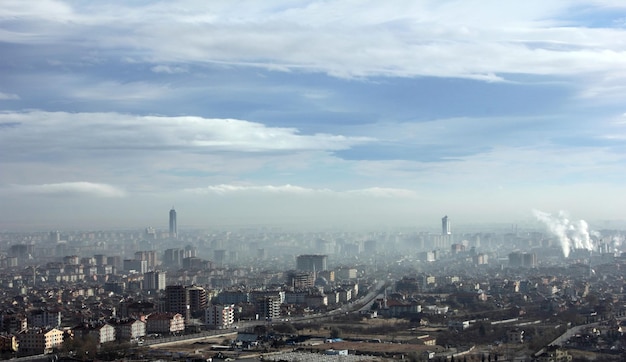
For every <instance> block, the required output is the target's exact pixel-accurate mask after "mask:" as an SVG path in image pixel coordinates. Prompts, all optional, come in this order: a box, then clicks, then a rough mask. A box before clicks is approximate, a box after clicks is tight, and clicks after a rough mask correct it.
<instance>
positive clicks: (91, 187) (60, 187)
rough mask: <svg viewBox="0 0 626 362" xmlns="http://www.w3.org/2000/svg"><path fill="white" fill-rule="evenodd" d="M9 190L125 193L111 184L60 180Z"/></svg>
mask: <svg viewBox="0 0 626 362" xmlns="http://www.w3.org/2000/svg"><path fill="white" fill-rule="evenodd" d="M8 191H10V192H17V193H18V194H27V195H47V196H84V195H88V196H95V197H105V198H110V197H123V196H125V195H126V193H125V192H124V191H123V190H121V189H119V188H117V187H115V186H111V185H107V184H101V183H93V182H61V183H52V184H42V185H13V186H11V187H9V188H8Z"/></svg>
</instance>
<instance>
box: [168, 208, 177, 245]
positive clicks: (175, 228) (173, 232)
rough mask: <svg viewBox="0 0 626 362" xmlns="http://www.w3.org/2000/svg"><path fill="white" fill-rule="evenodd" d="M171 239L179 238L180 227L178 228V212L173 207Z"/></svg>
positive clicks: (171, 211)
mask: <svg viewBox="0 0 626 362" xmlns="http://www.w3.org/2000/svg"><path fill="white" fill-rule="evenodd" d="M170 237H171V238H177V237H178V227H177V226H176V210H174V208H173V207H172V209H171V210H170Z"/></svg>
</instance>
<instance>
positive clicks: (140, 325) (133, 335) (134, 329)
mask: <svg viewBox="0 0 626 362" xmlns="http://www.w3.org/2000/svg"><path fill="white" fill-rule="evenodd" d="M115 332H116V337H117V340H118V341H121V342H128V341H133V340H137V339H139V338H141V337H144V336H145V335H146V322H144V321H140V320H138V319H129V320H127V321H122V322H120V323H118V324H116V325H115Z"/></svg>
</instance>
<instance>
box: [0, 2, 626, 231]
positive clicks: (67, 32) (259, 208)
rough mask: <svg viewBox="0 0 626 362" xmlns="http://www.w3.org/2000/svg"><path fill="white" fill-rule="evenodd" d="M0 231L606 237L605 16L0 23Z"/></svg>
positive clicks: (274, 12) (152, 10)
mask: <svg viewBox="0 0 626 362" xmlns="http://www.w3.org/2000/svg"><path fill="white" fill-rule="evenodd" d="M0 18H1V19H2V24H1V25H0V49H2V54H3V57H2V59H0V65H1V66H2V72H0V107H2V108H1V109H2V111H0V205H1V206H2V207H1V208H0V230H27V229H39V230H44V229H46V228H49V229H63V228H75V229H85V228H91V229H98V228H102V229H109V228H127V227H142V226H153V227H156V228H162V227H166V225H167V212H168V210H169V208H171V207H172V206H174V207H175V208H176V209H177V210H178V212H179V220H180V225H181V226H182V225H195V226H197V227H220V225H247V224H250V225H264V224H269V225H303V226H306V227H315V226H318V225H319V226H320V228H323V227H324V226H325V225H354V226H355V227H356V226H359V225H362V226H363V227H370V228H373V227H375V226H376V225H381V226H383V227H384V226H389V227H408V226H411V225H414V226H415V227H416V228H423V227H433V228H437V225H438V223H439V222H440V219H441V217H442V216H444V215H449V216H450V217H451V219H452V220H453V223H454V224H453V225H458V224H459V223H460V224H464V225H472V224H481V223H484V224H489V223H501V224H506V223H511V224H513V223H522V222H528V223H533V222H537V223H539V221H537V220H536V216H535V215H534V214H533V210H541V211H542V212H546V213H550V214H554V215H556V214H558V213H559V212H560V211H561V210H564V211H566V212H568V213H569V215H570V217H571V218H572V219H574V220H586V221H587V222H589V223H590V224H591V226H594V225H593V224H594V223H596V224H597V225H609V224H610V225H614V224H619V225H622V224H623V223H624V222H626V210H625V209H624V208H623V207H622V205H624V204H626V202H625V201H626V192H625V191H626V186H625V185H624V183H623V180H624V179H626V167H625V166H626V157H625V155H626V153H625V152H624V151H625V150H626V109H625V108H624V106H623V104H624V103H625V102H624V101H625V100H626V86H624V84H626V83H625V82H624V81H625V80H626V44H625V43H624V42H623V41H621V39H624V38H625V37H626V20H625V19H626V4H621V3H618V2H615V1H609V0H594V1H591V0H590V1H570V0H567V1H566V0H556V1H550V2H548V3H546V2H544V1H527V2H524V3H511V2H500V1H477V0H469V1H466V0H463V1H461V0H456V1H449V2H445V3H441V2H440V1H420V2H416V1H399V2H393V3H385V2H377V1H359V2H356V3H354V2H349V1H300V2H295V3H294V2H280V1H272V2H267V3H265V2H250V1H235V2H233V1H211V2H204V1H179V2H158V1H145V2H140V3H128V2H124V1H111V2H106V3H100V2H97V3H82V2H73V1H55V0H42V1H39V2H37V6H33V5H32V3H30V2H24V1H19V0H7V1H3V2H2V4H0Z"/></svg>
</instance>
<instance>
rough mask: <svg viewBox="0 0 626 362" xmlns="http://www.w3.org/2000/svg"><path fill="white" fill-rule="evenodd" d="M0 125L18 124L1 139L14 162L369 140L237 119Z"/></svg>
mask: <svg viewBox="0 0 626 362" xmlns="http://www.w3.org/2000/svg"><path fill="white" fill-rule="evenodd" d="M0 121H4V122H13V123H16V124H18V125H17V126H16V127H13V128H12V129H11V130H9V131H7V132H4V133H2V134H0V140H1V141H2V143H3V147H4V148H8V149H11V150H13V152H12V153H11V154H12V155H13V156H16V157H19V155H20V154H21V153H23V152H26V153H28V152H29V148H30V147H35V146H36V148H37V150H38V152H40V151H44V152H55V151H58V150H61V151H69V150H76V149H82V150H92V151H93V150H98V149H101V150H106V149H108V150H128V151H131V150H139V149H144V150H146V149H150V150H155V151H158V150H161V151H167V150H171V149H179V150H181V149H187V150H190V151H193V152H202V151H203V150H205V151H208V150H214V151H233V152H277V151H282V152H289V151H332V150H342V149H347V148H349V147H351V146H353V145H357V144H362V143H367V142H371V141H373V140H374V139H373V138H366V137H348V136H342V135H333V134H321V133H320V134H313V135H305V134H300V133H299V131H298V130H297V129H295V128H282V127H268V126H265V125H263V124H261V123H255V122H249V121H244V120H237V119H214V118H202V117H191V116H188V117H187V116H182V117H165V116H134V115H125V114H119V113H66V112H40V111H32V112H24V113H11V112H5V113H0Z"/></svg>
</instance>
